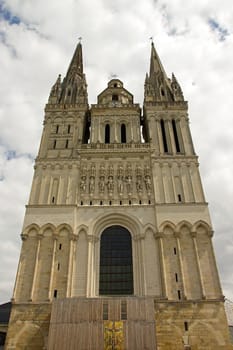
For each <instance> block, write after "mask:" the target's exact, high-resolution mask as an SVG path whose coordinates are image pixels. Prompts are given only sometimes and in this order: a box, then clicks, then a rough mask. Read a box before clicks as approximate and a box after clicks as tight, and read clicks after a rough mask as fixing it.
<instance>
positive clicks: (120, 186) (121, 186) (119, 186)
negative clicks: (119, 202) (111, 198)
mask: <svg viewBox="0 0 233 350" xmlns="http://www.w3.org/2000/svg"><path fill="white" fill-rule="evenodd" d="M117 190H118V193H119V194H122V193H123V191H124V183H123V176H118V179H117Z"/></svg>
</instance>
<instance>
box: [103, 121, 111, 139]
mask: <svg viewBox="0 0 233 350" xmlns="http://www.w3.org/2000/svg"><path fill="white" fill-rule="evenodd" d="M104 142H105V143H110V125H109V124H106V125H105V141H104Z"/></svg>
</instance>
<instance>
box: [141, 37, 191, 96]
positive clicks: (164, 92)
mask: <svg viewBox="0 0 233 350" xmlns="http://www.w3.org/2000/svg"><path fill="white" fill-rule="evenodd" d="M183 100H184V99H183V94H182V90H181V88H180V86H179V84H178V82H177V80H176V78H175V76H174V75H173V77H172V81H171V80H170V79H169V78H168V77H167V74H166V72H165V70H164V68H163V65H162V63H161V61H160V58H159V55H158V54H157V52H156V49H155V46H154V42H153V41H152V42H151V55H150V73H149V76H148V75H147V76H146V80H145V93H144V101H145V103H146V102H148V103H151V102H170V103H171V102H175V101H183Z"/></svg>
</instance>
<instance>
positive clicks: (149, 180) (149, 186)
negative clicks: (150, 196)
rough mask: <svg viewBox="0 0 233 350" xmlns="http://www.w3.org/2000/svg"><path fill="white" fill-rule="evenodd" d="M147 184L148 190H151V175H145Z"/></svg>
mask: <svg viewBox="0 0 233 350" xmlns="http://www.w3.org/2000/svg"><path fill="white" fill-rule="evenodd" d="M145 185H146V190H147V192H151V179H150V176H149V175H147V176H145Z"/></svg>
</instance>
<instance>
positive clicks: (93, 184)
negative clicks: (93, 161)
mask: <svg viewBox="0 0 233 350" xmlns="http://www.w3.org/2000/svg"><path fill="white" fill-rule="evenodd" d="M89 191H90V193H94V191H95V178H94V177H93V176H91V177H90V182H89Z"/></svg>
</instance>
